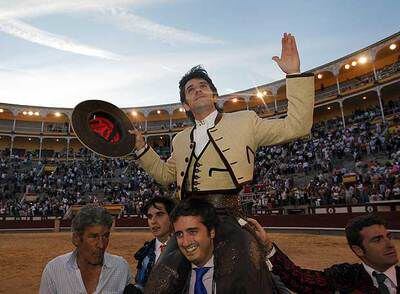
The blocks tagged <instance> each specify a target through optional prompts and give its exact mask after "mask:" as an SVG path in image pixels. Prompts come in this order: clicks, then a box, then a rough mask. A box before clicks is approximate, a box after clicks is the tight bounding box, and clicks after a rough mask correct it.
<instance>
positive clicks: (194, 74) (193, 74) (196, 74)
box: [179, 65, 222, 121]
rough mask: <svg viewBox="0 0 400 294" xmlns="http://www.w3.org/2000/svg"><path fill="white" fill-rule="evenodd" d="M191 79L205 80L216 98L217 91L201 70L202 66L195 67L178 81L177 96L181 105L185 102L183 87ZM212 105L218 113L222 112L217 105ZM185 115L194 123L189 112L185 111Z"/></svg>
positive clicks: (204, 71) (206, 74) (205, 72)
mask: <svg viewBox="0 0 400 294" xmlns="http://www.w3.org/2000/svg"><path fill="white" fill-rule="evenodd" d="M191 79H202V80H205V81H206V82H207V84H208V85H209V86H210V89H211V91H212V92H213V94H214V95H216V96H218V90H217V88H216V87H215V85H214V83H213V81H212V80H211V78H210V77H209V76H208V73H207V71H206V70H205V69H204V68H203V66H201V65H196V66H195V67H192V68H191V69H190V70H189V71H188V72H187V73H185V75H184V76H183V77H182V78H181V80H180V81H179V95H180V98H181V103H182V104H183V103H185V102H186V94H185V85H186V83H187V82H188V81H190V80H191ZM214 105H215V108H216V109H217V110H218V111H219V112H222V109H221V108H220V107H219V106H218V104H217V103H214ZM186 114H187V116H188V117H189V119H190V120H192V121H194V116H193V113H192V112H191V111H190V110H189V111H186Z"/></svg>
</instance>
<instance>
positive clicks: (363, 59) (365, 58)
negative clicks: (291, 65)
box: [358, 56, 368, 64]
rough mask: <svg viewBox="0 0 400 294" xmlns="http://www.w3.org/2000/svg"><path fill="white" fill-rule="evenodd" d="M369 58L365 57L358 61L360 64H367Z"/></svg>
mask: <svg viewBox="0 0 400 294" xmlns="http://www.w3.org/2000/svg"><path fill="white" fill-rule="evenodd" d="M367 60H368V59H367V57H365V56H361V57H360V58H359V59H358V62H359V63H360V64H365V63H367Z"/></svg>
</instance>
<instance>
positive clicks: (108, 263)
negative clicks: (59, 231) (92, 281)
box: [39, 251, 132, 294]
mask: <svg viewBox="0 0 400 294" xmlns="http://www.w3.org/2000/svg"><path fill="white" fill-rule="evenodd" d="M131 280H132V274H131V270H130V268H129V265H128V263H127V262H126V260H125V259H124V258H122V257H121V256H117V255H112V254H108V253H105V254H104V261H103V266H102V268H101V273H100V277H99V282H98V284H97V288H96V291H95V292H94V293H95V294H98V293H123V292H124V288H125V286H126V285H128V284H129V283H130V282H131ZM39 293H40V294H50V293H54V294H55V293H57V294H70V293H75V294H86V293H87V292H86V288H85V285H84V284H83V280H82V276H81V272H80V270H79V268H78V264H77V261H76V251H73V252H69V253H67V254H64V255H60V256H57V257H56V258H54V259H53V260H51V261H49V263H47V265H46V267H45V268H44V270H43V274H42V280H41V282H40V290H39Z"/></svg>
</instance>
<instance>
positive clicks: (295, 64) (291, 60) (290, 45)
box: [272, 33, 300, 74]
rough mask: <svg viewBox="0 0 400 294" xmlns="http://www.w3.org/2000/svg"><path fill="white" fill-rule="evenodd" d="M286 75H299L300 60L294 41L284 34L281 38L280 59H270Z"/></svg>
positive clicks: (275, 57) (290, 36) (292, 37)
mask: <svg viewBox="0 0 400 294" xmlns="http://www.w3.org/2000/svg"><path fill="white" fill-rule="evenodd" d="M272 60H273V61H275V62H276V63H277V64H278V65H279V67H280V68H281V69H282V71H283V72H285V73H286V74H294V73H300V58H299V52H298V51H297V46H296V39H295V38H294V36H292V35H291V34H290V33H284V34H283V38H282V52H281V58H279V57H278V56H274V57H272Z"/></svg>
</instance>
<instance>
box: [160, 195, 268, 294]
mask: <svg viewBox="0 0 400 294" xmlns="http://www.w3.org/2000/svg"><path fill="white" fill-rule="evenodd" d="M171 221H172V223H173V227H174V232H175V237H176V242H177V246H178V248H179V250H180V251H181V252H182V254H183V256H184V257H185V259H186V260H187V261H188V262H187V263H185V264H184V267H185V268H184V269H183V270H184V272H185V273H186V276H185V282H186V283H185V285H184V287H183V290H180V289H179V291H176V292H169V293H184V294H211V293H229V294H235V293H237V294H239V293H265V292H267V291H268V290H269V288H267V287H260V285H259V284H258V283H257V281H258V280H259V277H257V276H249V275H245V274H243V273H242V271H241V270H240V269H239V268H238V264H237V262H238V258H237V256H236V254H237V252H235V251H232V250H228V248H229V247H228V246H227V242H225V241H226V240H227V239H228V238H230V237H229V236H224V238H222V239H221V236H218V235H219V234H220V233H221V231H220V224H221V223H220V219H219V217H218V216H217V213H216V210H215V208H214V207H213V205H212V204H210V203H209V202H207V201H205V200H203V199H196V198H189V199H185V200H182V201H181V202H180V203H179V204H178V205H177V206H176V208H175V209H174V210H173V211H172V213H171ZM222 234H225V232H222ZM172 240H175V239H172ZM172 240H171V241H172ZM171 254H175V253H174V252H171ZM228 256H230V257H231V260H232V262H230V263H226V262H224V261H225V260H226V258H228ZM186 264H187V266H186ZM158 268H160V267H158ZM161 269H162V267H161ZM261 274H265V275H266V274H268V272H267V271H261ZM165 287H166V288H167V287H168V285H165ZM163 290H164V289H161V292H162V291H163ZM261 290H262V291H263V290H265V291H263V292H260V291H261ZM246 291H248V292H246Z"/></svg>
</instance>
